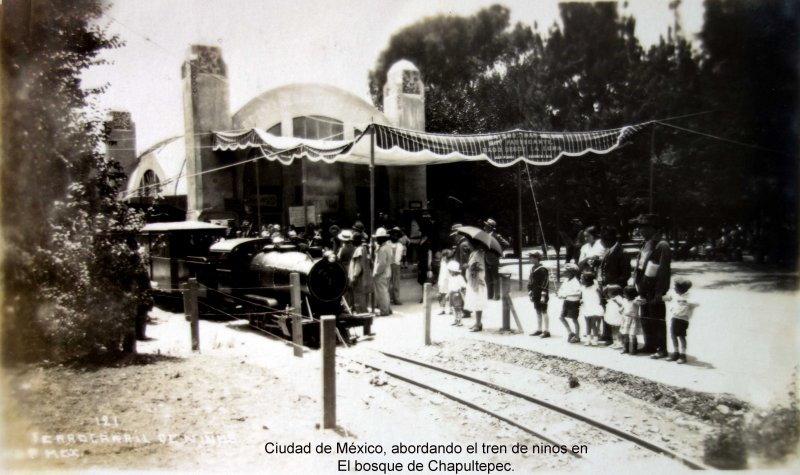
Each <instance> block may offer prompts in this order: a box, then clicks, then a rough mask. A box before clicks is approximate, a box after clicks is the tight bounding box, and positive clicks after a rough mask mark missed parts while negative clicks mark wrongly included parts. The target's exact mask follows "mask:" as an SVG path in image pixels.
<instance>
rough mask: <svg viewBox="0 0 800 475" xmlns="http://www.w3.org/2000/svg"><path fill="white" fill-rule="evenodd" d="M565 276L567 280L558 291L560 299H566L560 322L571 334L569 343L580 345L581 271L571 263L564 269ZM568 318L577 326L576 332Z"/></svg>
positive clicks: (568, 337)
mask: <svg viewBox="0 0 800 475" xmlns="http://www.w3.org/2000/svg"><path fill="white" fill-rule="evenodd" d="M564 274H565V275H566V276H567V280H566V281H565V282H564V283H563V284H561V288H559V289H558V293H557V294H556V295H557V296H558V298H560V299H564V304H563V305H562V307H561V318H560V320H561V323H562V324H564V328H566V329H567V333H569V336H567V341H568V342H570V343H579V342H580V341H581V339H580V336H579V335H580V334H581V324H580V323H579V322H578V311H579V310H580V307H581V284H580V282H578V275H579V274H580V271H579V270H578V266H576V265H575V264H572V263H570V264H567V265H566V267H564ZM568 318H569V319H570V320H572V323H573V325H574V326H575V331H574V332H573V331H572V329H570V327H569V324H568V323H567V319H568Z"/></svg>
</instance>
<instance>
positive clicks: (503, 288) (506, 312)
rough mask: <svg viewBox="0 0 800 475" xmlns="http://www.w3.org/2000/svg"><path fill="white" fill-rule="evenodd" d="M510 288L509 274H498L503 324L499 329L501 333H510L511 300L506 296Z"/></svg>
mask: <svg viewBox="0 0 800 475" xmlns="http://www.w3.org/2000/svg"><path fill="white" fill-rule="evenodd" d="M510 286H511V274H500V302H501V303H502V306H503V324H502V326H501V327H500V331H501V332H510V331H511V308H510V307H511V305H510V304H511V299H510V298H509V296H508V291H509V287H510Z"/></svg>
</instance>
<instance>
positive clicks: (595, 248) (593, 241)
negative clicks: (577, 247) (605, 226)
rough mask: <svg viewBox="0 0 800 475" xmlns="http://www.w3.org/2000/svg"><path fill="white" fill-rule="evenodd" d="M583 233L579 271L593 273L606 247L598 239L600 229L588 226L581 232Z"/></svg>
mask: <svg viewBox="0 0 800 475" xmlns="http://www.w3.org/2000/svg"><path fill="white" fill-rule="evenodd" d="M583 235H584V239H586V242H585V243H584V244H583V246H581V253H580V257H579V258H578V268H579V269H580V271H581V272H586V271H589V272H592V273H595V272H596V271H597V266H599V265H600V259H602V258H603V256H604V255H605V253H606V248H605V246H603V244H602V243H601V242H600V240H599V239H598V237H599V236H600V230H599V229H597V228H596V227H594V226H589V227H588V228H586V230H585V231H584V232H583Z"/></svg>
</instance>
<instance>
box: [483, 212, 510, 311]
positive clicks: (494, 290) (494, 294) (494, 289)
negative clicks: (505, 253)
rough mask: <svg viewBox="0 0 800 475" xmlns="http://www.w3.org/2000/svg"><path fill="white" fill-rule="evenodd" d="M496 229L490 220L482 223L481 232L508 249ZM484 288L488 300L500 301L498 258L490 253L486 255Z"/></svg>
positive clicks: (507, 244) (494, 223) (506, 243)
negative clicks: (487, 294)
mask: <svg viewBox="0 0 800 475" xmlns="http://www.w3.org/2000/svg"><path fill="white" fill-rule="evenodd" d="M496 228H497V223H496V222H495V220H493V219H492V218H489V219H487V220H486V221H484V222H483V230H484V231H485V232H487V233H488V234H489V235H490V236H492V237H493V238H495V239H497V242H498V243H500V247H502V248H506V247H508V246H509V243H508V241H507V240H506V239H505V238H504V237H503V236H501V235H500V234H499V233H498V232H497V229H496ZM486 288H487V289H488V292H489V299H490V300H500V256H498V255H497V254H495V253H494V252H491V251H490V252H487V253H486Z"/></svg>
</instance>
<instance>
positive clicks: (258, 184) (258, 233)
mask: <svg viewBox="0 0 800 475" xmlns="http://www.w3.org/2000/svg"><path fill="white" fill-rule="evenodd" d="M258 162H259V160H256V217H257V219H256V225H257V226H258V229H257V231H256V236H259V237H260V236H261V182H260V181H259V179H260V178H259V176H258V175H259V174H260V173H259V171H258Z"/></svg>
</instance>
